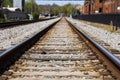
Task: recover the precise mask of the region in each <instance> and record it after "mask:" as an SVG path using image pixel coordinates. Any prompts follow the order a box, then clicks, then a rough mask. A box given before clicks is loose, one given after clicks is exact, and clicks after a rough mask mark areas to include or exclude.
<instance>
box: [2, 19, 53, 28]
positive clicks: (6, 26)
mask: <svg viewBox="0 0 120 80" xmlns="http://www.w3.org/2000/svg"><path fill="white" fill-rule="evenodd" d="M50 19H54V18H48V19H40V20H26V21H15V22H5V23H0V29H6V28H11V27H15V26H19V25H25V24H31V23H35V22H39V21H46V20H50Z"/></svg>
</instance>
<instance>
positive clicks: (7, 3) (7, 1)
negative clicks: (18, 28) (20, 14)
mask: <svg viewBox="0 0 120 80" xmlns="http://www.w3.org/2000/svg"><path fill="white" fill-rule="evenodd" d="M3 6H4V7H8V6H9V7H12V6H13V3H12V0H4V1H3Z"/></svg>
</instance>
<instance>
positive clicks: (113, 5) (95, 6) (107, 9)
mask: <svg viewBox="0 0 120 80" xmlns="http://www.w3.org/2000/svg"><path fill="white" fill-rule="evenodd" d="M116 13H120V0H85V4H84V14H116Z"/></svg>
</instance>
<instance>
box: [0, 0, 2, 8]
mask: <svg viewBox="0 0 120 80" xmlns="http://www.w3.org/2000/svg"><path fill="white" fill-rule="evenodd" d="M2 3H3V0H0V8H1V9H2Z"/></svg>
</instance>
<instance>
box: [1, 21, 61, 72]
mask: <svg viewBox="0 0 120 80" xmlns="http://www.w3.org/2000/svg"><path fill="white" fill-rule="evenodd" d="M58 21H60V19H59V20H57V21H56V22H54V23H52V24H50V25H49V26H47V27H46V28H44V29H42V30H41V31H39V32H38V33H36V34H35V35H33V36H31V37H30V38H28V39H26V40H24V41H23V42H21V43H19V44H16V45H15V46H13V47H11V48H9V49H7V50H6V51H4V52H3V53H1V54H0V74H2V73H3V72H4V71H5V69H6V68H7V67H8V66H10V65H11V64H14V62H15V60H16V57H20V56H21V55H22V54H23V53H24V52H25V51H26V50H28V49H29V48H30V47H31V46H33V45H34V44H35V43H36V42H37V41H38V40H39V39H40V37H42V36H43V35H44V34H45V33H47V31H48V30H49V29H51V28H52V27H53V26H54V25H55V24H56V23H57V22H58Z"/></svg>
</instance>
